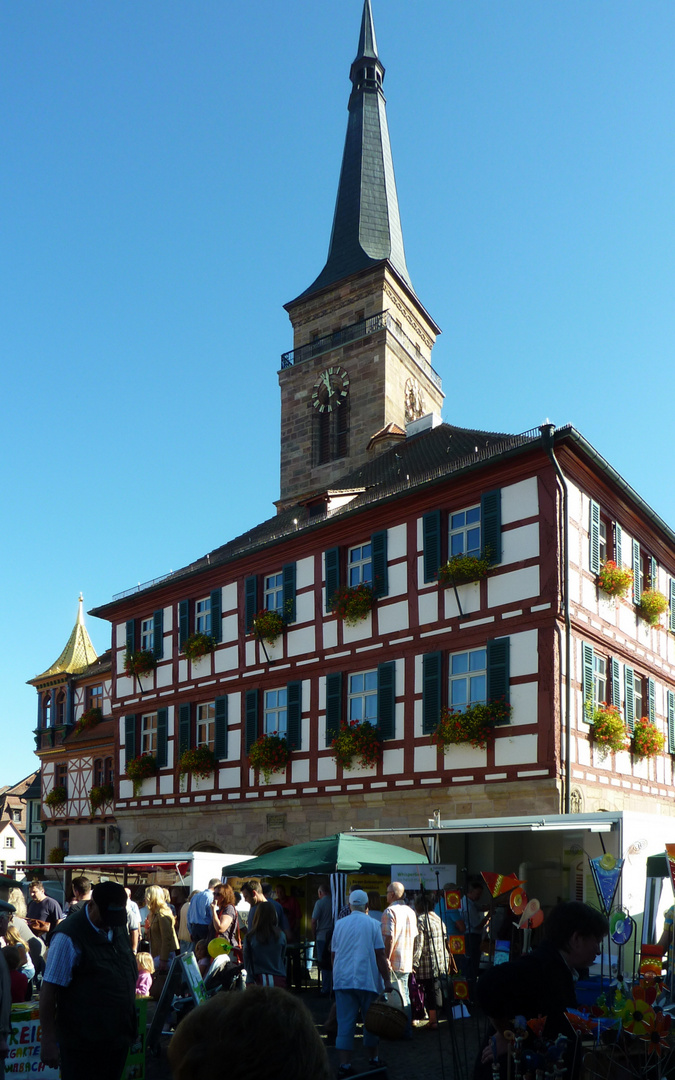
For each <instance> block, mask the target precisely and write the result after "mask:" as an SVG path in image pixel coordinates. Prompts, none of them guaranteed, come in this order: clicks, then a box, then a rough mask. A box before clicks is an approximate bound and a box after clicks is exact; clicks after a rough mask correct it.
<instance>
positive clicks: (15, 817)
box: [12, 809, 21, 821]
mask: <svg viewBox="0 0 675 1080" xmlns="http://www.w3.org/2000/svg"><path fill="white" fill-rule="evenodd" d="M12 821H21V811H20V810H16V809H14V810H12Z"/></svg>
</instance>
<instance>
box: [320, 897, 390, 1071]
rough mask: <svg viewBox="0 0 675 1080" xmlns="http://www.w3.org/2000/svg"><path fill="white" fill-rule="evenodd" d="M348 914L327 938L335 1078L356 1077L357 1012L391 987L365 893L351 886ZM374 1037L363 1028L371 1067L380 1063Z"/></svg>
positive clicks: (368, 1005)
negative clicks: (335, 1027) (333, 1012)
mask: <svg viewBox="0 0 675 1080" xmlns="http://www.w3.org/2000/svg"><path fill="white" fill-rule="evenodd" d="M349 907H350V908H351V915H350V916H349V917H348V918H347V919H340V920H339V922H336V924H335V929H334V930H333V937H332V940H331V952H332V957H333V989H334V991H335V1006H336V1011H337V1025H338V1033H337V1038H336V1040H335V1046H336V1047H337V1050H338V1053H339V1056H340V1069H339V1072H338V1077H345V1076H356V1075H357V1074H356V1072H355V1070H354V1069H353V1068H352V1064H351V1060H352V1052H353V1049H354V1035H355V1033H356V1021H357V1019H358V1015H359V1012H360V1013H361V1016H362V1018H364V1019H365V1015H366V1013H367V1012H368V1009H369V1008H370V1006H371V1005H372V1003H373V1001H375V999H376V998H377V996H378V995H379V994H380V993H381V991H382V981H384V988H385V990H391V989H392V977H391V968H390V966H389V963H388V961H387V959H386V958H385V955H384V941H383V940H382V931H381V929H380V927H379V926H378V924H377V923H376V922H375V920H374V919H371V918H369V917H368V893H366V892H364V891H363V889H354V890H353V891H352V892H351V893H350V894H349ZM378 1042H379V1040H378V1038H377V1035H373V1034H371V1032H369V1031H367V1030H366V1028H365V1027H364V1029H363V1046H364V1049H365V1050H366V1051H367V1053H368V1056H369V1063H370V1066H371V1068H377V1067H378V1066H379V1065H381V1064H382V1062H380V1059H379V1057H378V1050H377V1048H378Z"/></svg>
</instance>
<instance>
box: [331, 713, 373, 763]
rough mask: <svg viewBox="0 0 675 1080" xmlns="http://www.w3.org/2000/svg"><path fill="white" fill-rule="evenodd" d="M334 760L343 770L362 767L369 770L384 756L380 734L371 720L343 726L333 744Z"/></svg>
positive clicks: (353, 722) (354, 721)
mask: <svg viewBox="0 0 675 1080" xmlns="http://www.w3.org/2000/svg"><path fill="white" fill-rule="evenodd" d="M331 750H332V751H333V758H334V760H335V761H336V762H337V764H338V765H341V766H342V768H343V769H353V768H355V767H356V766H359V765H360V766H362V767H363V768H365V769H367V768H370V767H372V766H373V765H377V762H378V761H379V760H380V758H381V756H382V744H381V742H380V733H379V732H378V730H377V728H376V727H375V726H374V725H373V724H371V723H370V721H369V720H351V721H350V722H349V723H344V724H341V726H340V731H339V732H338V734H337V735H336V736H335V738H334V739H333V741H332V743H331Z"/></svg>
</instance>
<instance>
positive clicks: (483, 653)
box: [448, 646, 487, 712]
mask: <svg viewBox="0 0 675 1080" xmlns="http://www.w3.org/2000/svg"><path fill="white" fill-rule="evenodd" d="M463 656H465V657H467V664H466V671H461V670H459V668H460V664H459V658H460V657H463ZM479 661H480V662H481V663H480V667H479V666H477V665H478V662H479ZM455 664H456V667H457V670H453V668H454V667H455ZM472 665H473V666H472ZM481 678H482V679H483V685H484V687H485V693H484V694H479V693H478V692H477V689H478V688H477V687H476V686H473V687H472V685H471V684H472V681H475V680H477V679H481ZM462 683H464V685H465V688H466V694H465V697H466V701H465V702H457V701H455V700H454V698H455V697H456V696H457V695H456V693H455V690H454V687H455V686H459V685H460V684H462ZM486 701H487V647H486V646H483V647H482V648H478V649H462V650H461V651H458V652H453V653H450V655H449V657H448V704H449V706H450V708H452V709H454V710H455V712H465V711H466V709H467V707H469V706H471V705H484V704H485V702H486Z"/></svg>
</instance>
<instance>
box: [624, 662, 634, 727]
mask: <svg viewBox="0 0 675 1080" xmlns="http://www.w3.org/2000/svg"><path fill="white" fill-rule="evenodd" d="M624 680H625V686H626V716H625V719H626V727H627V728H628V730H629V731H632V730H633V728H634V726H635V672H634V671H633V669H632V667H628V664H626V667H625V668H624Z"/></svg>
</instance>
